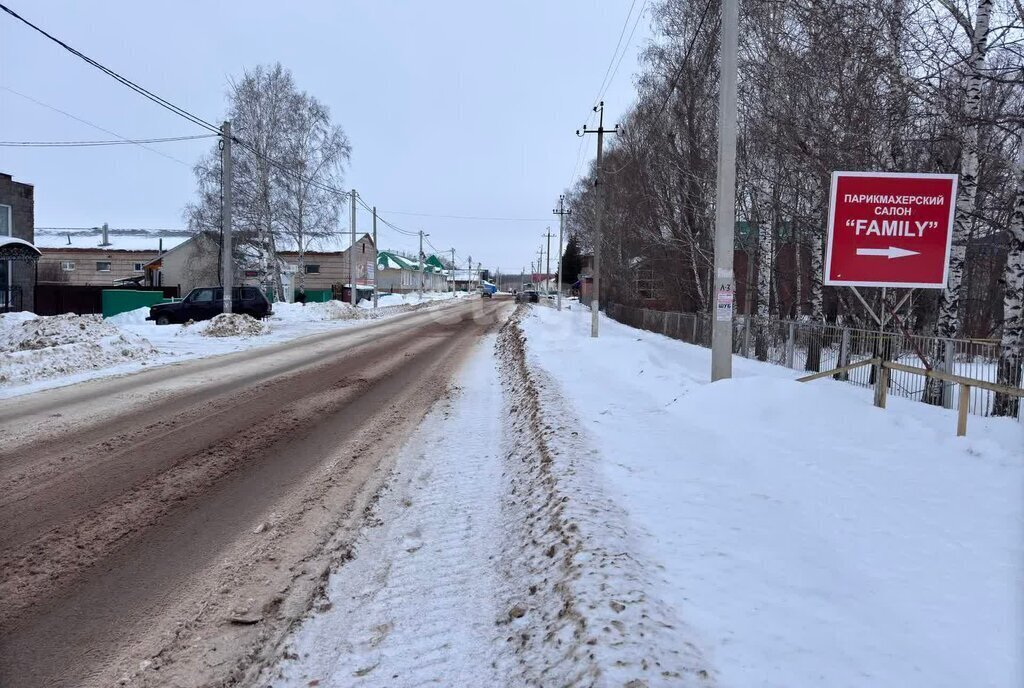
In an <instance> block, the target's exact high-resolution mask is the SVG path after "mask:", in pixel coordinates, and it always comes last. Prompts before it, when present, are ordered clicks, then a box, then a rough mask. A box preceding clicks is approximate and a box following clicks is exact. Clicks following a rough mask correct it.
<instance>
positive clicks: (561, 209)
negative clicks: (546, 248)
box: [551, 194, 572, 311]
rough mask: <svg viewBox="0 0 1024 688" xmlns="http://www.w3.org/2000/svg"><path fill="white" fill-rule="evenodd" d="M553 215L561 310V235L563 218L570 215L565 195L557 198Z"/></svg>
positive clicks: (562, 232) (560, 306) (563, 227)
mask: <svg viewBox="0 0 1024 688" xmlns="http://www.w3.org/2000/svg"><path fill="white" fill-rule="evenodd" d="M551 212H553V213H554V214H555V215H558V263H557V265H556V269H557V270H558V297H557V298H558V310H559V311H561V310H562V234H564V233H565V216H566V215H569V214H571V213H572V211H571V210H566V209H565V194H562V195H561V196H559V197H558V210H552V211H551Z"/></svg>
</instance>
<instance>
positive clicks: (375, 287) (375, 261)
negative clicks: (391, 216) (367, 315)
mask: <svg viewBox="0 0 1024 688" xmlns="http://www.w3.org/2000/svg"><path fill="white" fill-rule="evenodd" d="M373 307H374V308H376V307H377V206H373Z"/></svg>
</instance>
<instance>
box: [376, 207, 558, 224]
mask: <svg viewBox="0 0 1024 688" xmlns="http://www.w3.org/2000/svg"><path fill="white" fill-rule="evenodd" d="M384 212H386V213H388V214H390V215H410V216H413V217H436V218H440V219H443V220H478V221H479V220H483V221H488V222H550V221H551V220H549V219H547V218H539V217H484V216H478V215H437V214H434V213H413V212H404V211H401V210H380V209H378V210H377V213H378V215H379V214H380V213H384Z"/></svg>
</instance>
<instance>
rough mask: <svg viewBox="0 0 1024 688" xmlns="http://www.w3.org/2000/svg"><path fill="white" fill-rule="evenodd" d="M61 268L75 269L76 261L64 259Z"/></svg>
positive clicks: (64, 269)
mask: <svg viewBox="0 0 1024 688" xmlns="http://www.w3.org/2000/svg"><path fill="white" fill-rule="evenodd" d="M60 269H61V270H63V271H64V272H71V271H72V270H74V269H75V261H73V260H62V261H61V262H60Z"/></svg>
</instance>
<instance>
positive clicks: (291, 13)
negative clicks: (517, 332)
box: [0, 0, 650, 272]
mask: <svg viewBox="0 0 1024 688" xmlns="http://www.w3.org/2000/svg"><path fill="white" fill-rule="evenodd" d="M2 1H3V2H4V4H7V5H9V6H10V7H11V8H12V9H13V10H15V11H16V12H18V13H19V14H22V15H23V16H24V17H25V18H26V19H28V20H29V21H32V22H34V23H36V24H38V25H40V26H41V27H42V28H44V29H46V30H48V31H49V32H50V33H53V34H55V35H56V36H57V37H58V38H61V39H63V40H64V41H66V42H67V43H69V44H70V45H72V46H73V47H75V48H78V49H79V50H81V51H82V52H83V53H85V54H86V55H89V56H90V57H93V58H94V59H96V60H98V61H99V62H101V63H103V64H105V65H106V66H108V67H110V68H112V69H114V70H115V71H118V72H121V73H122V74H124V75H125V76H127V77H128V78H130V79H132V80H134V81H136V82H137V83H139V84H141V85H142V86H144V87H146V88H147V89H149V90H150V91H153V92H155V93H157V94H158V95H160V96H162V97H164V98H166V99H167V100H169V101H171V102H173V103H175V104H177V105H180V106H181V107H183V108H185V109H187V110H189V111H192V112H194V113H196V114H197V115H199V116H200V117H203V118H204V119H206V120H208V121H211V122H216V123H219V122H220V121H221V119H223V114H224V111H225V92H226V83H227V80H228V78H229V77H231V76H236V75H239V74H241V72H242V70H244V69H245V68H247V67H252V66H254V65H256V64H260V63H273V62H275V61H280V62H281V63H282V64H283V65H284V66H285V67H288V68H289V69H291V70H292V72H293V74H294V76H295V79H296V82H297V83H298V85H299V87H300V88H302V89H304V90H307V91H309V92H310V93H312V94H314V95H316V96H317V97H318V98H319V99H320V100H322V101H323V102H325V103H326V104H327V105H328V106H329V107H330V109H331V112H332V115H333V117H334V120H335V121H336V122H338V123H339V124H341V125H342V126H343V127H344V129H345V131H346V133H347V134H348V136H349V138H350V139H351V141H352V144H353V156H352V164H351V167H350V168H349V170H348V172H347V177H346V186H347V187H349V188H355V189H356V190H357V191H358V192H359V193H360V195H362V196H363V198H365V199H366V201H367V202H368V203H369V204H371V205H376V206H377V207H378V208H379V209H380V211H381V213H382V215H383V216H385V217H387V218H388V219H390V220H391V221H393V222H394V223H396V224H398V225H400V226H402V227H404V228H407V229H411V230H418V229H423V230H425V231H426V232H429V233H430V241H431V242H432V243H433V244H434V245H435V246H436V247H437V248H439V249H448V248H450V247H452V246H454V247H455V248H456V250H457V252H458V255H459V256H461V257H462V259H465V258H466V257H467V256H472V257H473V261H474V263H475V262H477V261H478V260H479V261H481V262H483V264H484V267H489V268H492V269H493V268H496V267H500V268H501V269H502V271H503V272H513V271H518V270H519V269H520V268H522V267H523V266H526V267H527V269H529V263H530V260H531V259H532V258H535V257H536V252H537V249H538V248H539V247H540V246H541V245H542V243H543V242H544V239H543V234H544V232H545V228H546V227H547V226H548V225H549V224H550V226H551V227H552V228H553V229H554V231H555V232H556V233H557V226H558V225H557V217H556V216H554V215H552V214H551V210H552V208H553V207H554V206H555V203H556V200H557V198H558V195H559V193H561V192H562V191H563V190H564V189H565V188H566V187H567V186H568V185H569V184H570V182H571V181H572V174H573V171H574V168H575V167H576V162H577V159H578V157H577V156H578V152H579V150H580V149H579V145H580V140H579V139H578V138H577V137H576V136H575V133H574V132H575V130H576V129H577V128H579V127H580V125H581V124H582V123H583V122H584V120H585V118H586V116H587V115H588V113H589V109H590V107H591V105H592V104H593V101H594V98H595V96H596V95H597V93H598V88H599V86H600V84H601V81H602V78H603V77H604V75H605V72H606V69H607V68H608V66H609V62H610V61H611V59H612V54H613V51H614V49H615V46H616V42H617V41H618V39H619V36H620V32H621V31H622V29H623V26H624V23H625V20H626V17H627V13H628V12H629V10H630V6H631V4H632V0H557V1H556V0H546V1H542V0H530V1H526V2H524V1H512V0H505V1H503V2H499V1H498V0H489V1H486V2H482V1H481V0H459V1H457V2H455V1H451V0H435V1H432V2H426V1H413V0H407V1H399V0H372V1H371V0H365V1H363V2H354V1H348V2H337V1H328V0H323V1H312V0H301V1H297V2H289V3H280V2H266V1H264V0H249V1H247V2H218V1H216V0H214V1H213V2H211V1H210V0H207V1H206V2H193V1H191V0H188V1H182V2H174V3H149V2H138V0H134V1H128V0H104V2H97V3H92V2H90V3H86V2H72V1H71V0H2ZM644 5H645V3H644V2H643V0H638V1H637V2H636V3H635V8H634V15H633V16H634V17H635V16H636V12H637V11H638V10H639V9H640V7H641V6H644ZM648 15H649V9H648V10H646V13H645V15H644V16H643V18H642V19H641V20H640V22H639V24H638V25H637V28H636V33H635V34H634V35H633V38H632V41H631V42H630V43H629V45H628V47H627V49H626V54H625V57H624V58H623V59H622V62H621V66H620V67H619V69H618V73H617V74H616V76H615V78H614V80H613V82H612V84H611V86H610V88H608V90H607V93H606V95H605V101H606V103H607V115H606V122H607V123H609V124H612V123H614V122H615V118H616V116H617V115H618V114H619V113H621V112H623V111H624V110H625V109H626V108H627V107H628V105H629V104H630V103H631V102H633V101H634V99H635V87H634V74H635V72H636V71H637V55H638V53H639V52H640V51H641V50H642V49H643V47H644V46H645V45H646V44H647V41H648V40H649V37H650V19H649V16H648ZM632 28H633V21H632V20H631V21H630V23H629V25H628V26H627V27H626V31H625V34H626V35H625V36H624V37H623V39H622V40H623V43H624V44H625V43H626V38H627V37H628V36H629V33H630V30H631V29H632ZM0 65H2V66H0V105H2V107H0V140H8V141H29V140H31V141H35V140H43V141H62V140H92V139H109V138H112V137H111V136H109V135H107V134H105V133H104V132H101V131H97V130H96V129H93V128H91V127H89V126H87V125H86V124H82V123H81V122H78V121H76V120H74V119H72V118H70V117H68V116H65V115H63V114H60V113H57V112H54V111H53V110H50V109H47V108H46V107H44V106H42V105H39V104H37V103H35V102H32V101H31V100H28V99H26V98H23V97H21V96H18V95H15V94H13V93H11V91H9V90H4V88H3V87H6V88H7V89H13V90H14V91H17V92H18V93H20V94H24V95H25V96H29V97H30V98H33V99H35V100H38V101H40V102H42V103H45V104H46V105H49V106H52V107H54V108H59V109H60V110H64V111H66V112H67V113H70V114H72V115H74V116H76V117H78V118H81V119H84V120H87V121H89V122H91V123H93V124H95V125H98V126H101V127H103V128H105V129H109V130H110V131H112V132H116V133H117V134H119V135H122V136H126V137H130V138H153V137H165V136H177V135H188V134H199V133H203V132H202V130H201V129H199V128H197V127H196V126H195V125H192V124H190V123H189V122H187V121H185V120H183V119H180V118H178V117H177V116H175V115H173V114H171V113H169V112H167V111H166V110H163V109H161V108H160V107H158V106H157V105H154V104H153V103H151V102H149V101H147V100H145V99H144V98H142V97H141V96H139V95H136V94H135V93H133V92H131V91H129V90H128V89H127V88H125V87H124V86H122V85H120V84H118V83H117V82H115V81H113V80H112V79H110V78H109V77H107V76H105V75H104V74H102V73H101V72H99V71H98V70H96V69H94V68H92V67H90V66H88V65H87V64H85V63H84V62H82V61H81V60H79V59H78V58H76V57H74V56H73V55H71V54H69V53H67V52H66V51H64V50H62V49H61V48H59V47H58V46H57V45H55V44H53V43H51V42H50V41H48V40H46V39H45V38H43V37H42V36H40V35H39V34H37V33H35V32H34V31H32V30H31V29H29V28H28V27H26V26H24V25H22V24H21V23H20V22H17V21H15V20H13V19H12V18H11V17H9V16H8V15H6V14H0ZM585 144H586V148H585V155H584V158H583V160H584V163H585V162H586V161H589V160H590V159H592V158H593V156H594V147H595V141H594V137H592V136H590V137H587V139H586V141H585ZM209 145H210V141H205V140H203V141H195V142H185V143H168V144H159V145H154V148H158V149H159V150H160V151H161V152H163V153H166V154H167V155H169V156H172V157H174V158H176V159H177V161H176V160H170V159H168V158H166V157H162V156H160V155H158V154H156V153H154V152H151V151H149V150H145V149H142V148H139V147H136V146H114V147H109V148H78V149H13V148H0V171H3V172H6V173H8V174H11V175H13V176H14V178H15V179H16V180H18V181H23V182H28V183H31V184H34V185H35V187H36V225H37V226H39V227H91V226H96V225H99V224H102V223H103V222H109V223H110V224H111V226H114V227H167V228H180V227H183V226H184V222H183V219H182V209H183V207H184V205H185V204H186V203H187V202H188V201H189V200H191V198H192V195H193V192H194V181H193V176H192V172H191V165H192V164H193V163H194V162H195V161H196V160H197V159H198V158H199V156H200V155H201V154H202V153H203V152H204V151H205V150H206V149H207V148H208V147H209ZM179 161H180V162H179ZM182 163H184V164H182ZM580 167H581V168H582V167H583V166H582V165H581V166H580ZM388 211H406V212H415V213H427V214H435V215H469V216H487V217H513V218H538V219H540V220H541V221H532V222H500V221H483V220H481V221H467V220H455V219H444V218H437V217H418V216H412V215H398V214H389V212H388ZM346 218H347V215H346ZM359 224H360V230H364V229H365V230H368V229H369V221H368V213H364V212H363V211H360V214H359ZM346 228H347V224H346ZM379 230H380V235H379V236H380V245H381V248H399V249H410V250H415V248H416V242H415V239H413V238H409V237H404V236H400V235H397V234H395V233H394V232H391V231H390V230H386V229H384V228H383V226H379ZM554 242H557V237H556V239H554ZM554 250H555V249H552V251H553V253H554Z"/></svg>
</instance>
